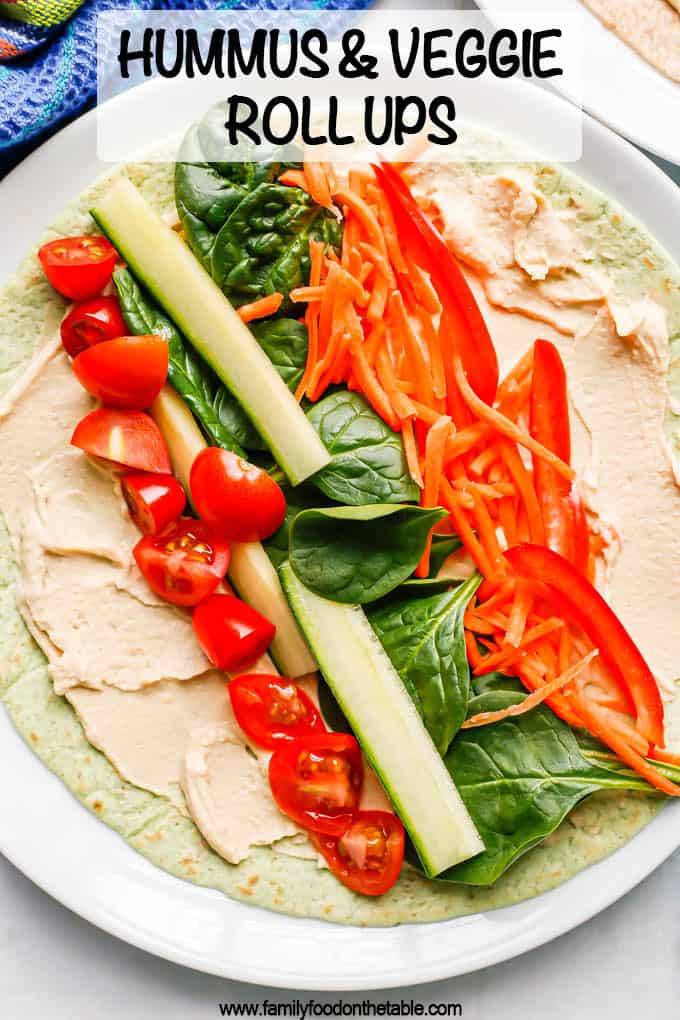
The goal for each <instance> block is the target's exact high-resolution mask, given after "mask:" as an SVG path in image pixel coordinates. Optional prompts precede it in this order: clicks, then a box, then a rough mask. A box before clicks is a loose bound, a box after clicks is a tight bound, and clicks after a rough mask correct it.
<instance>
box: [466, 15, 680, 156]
mask: <svg viewBox="0 0 680 1020" xmlns="http://www.w3.org/2000/svg"><path fill="white" fill-rule="evenodd" d="M475 2H476V3H477V5H478V6H479V7H481V8H482V10H484V11H486V13H487V14H488V16H489V18H490V19H491V21H493V22H495V23H498V24H503V25H506V26H507V27H508V28H512V27H513V20H514V21H515V23H516V24H515V25H514V27H515V28H518V29H520V28H523V27H526V25H528V24H531V17H530V15H531V13H532V12H536V13H537V14H541V15H542V16H543V18H545V14H546V9H547V8H550V10H551V12H553V13H554V22H555V25H556V26H559V23H560V14H559V12H560V10H564V11H565V12H566V13H568V14H570V15H573V14H578V15H582V17H583V30H584V37H583V45H584V59H583V104H584V107H585V109H586V110H588V111H589V112H590V113H592V114H593V115H594V116H595V117H597V118H598V119H599V120H601V121H603V122H604V123H605V124H608V125H609V126H610V127H612V128H614V130H615V131H619V132H620V133H621V134H622V135H625V136H626V138H630V139H631V141H633V142H636V143H637V145H641V146H642V147H643V148H645V149H648V150H649V151H650V152H654V153H655V154H656V155H657V156H662V157H663V158H664V159H668V160H670V161H671V163H678V164H680V129H679V125H680V84H678V83H677V82H673V81H671V80H670V78H667V77H666V76H665V75H663V74H661V72H660V71H657V70H656V68H654V67H652V66H651V64H648V63H647V61H646V60H643V58H642V57H641V56H639V55H638V54H637V53H636V52H635V50H634V49H633V48H632V47H631V46H629V45H628V44H627V43H625V42H624V41H623V40H622V39H620V38H619V37H618V36H617V35H615V34H614V32H612V31H611V30H610V29H608V28H606V27H605V26H604V25H603V24H602V22H601V21H600V20H599V19H598V18H596V17H595V15H594V14H593V13H592V12H591V11H589V10H588V8H587V7H586V6H585V4H584V3H582V2H581V0H559V3H557V4H555V5H554V8H553V3H552V0H551V2H549V3H546V0H521V2H520V0H517V2H515V3H510V2H509V0H475ZM629 2H630V0H629ZM633 2H635V0H633ZM508 8H510V10H509V9H508ZM515 12H516V13H515ZM513 15H514V17H513Z"/></svg>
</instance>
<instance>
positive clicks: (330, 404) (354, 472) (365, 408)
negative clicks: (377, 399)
mask: <svg viewBox="0 0 680 1020" xmlns="http://www.w3.org/2000/svg"><path fill="white" fill-rule="evenodd" d="M307 417H308V418H309V420H310V421H311V423H312V425H313V426H314V428H315V429H316V431H317V432H318V433H319V436H320V438H321V441H322V442H323V444H324V446H325V447H326V449H327V450H328V452H329V453H330V454H332V455H333V460H332V461H331V462H330V464H328V465H327V466H326V467H325V468H322V469H321V471H319V472H317V474H316V475H314V478H313V479H312V481H313V482H314V484H315V485H316V486H317V487H318V488H319V489H321V491H322V492H323V493H325V495H326V496H328V497H329V498H330V499H333V500H336V502H338V503H343V504H344V505H345V506H362V505H365V504H367V503H411V502H417V500H418V496H419V490H418V486H417V485H416V484H415V482H414V481H413V480H412V479H411V476H410V475H409V472H408V467H407V465H406V457H405V455H404V446H403V443H402V440H401V436H400V435H399V433H397V432H393V431H392V429H391V428H389V426H387V425H386V424H385V422H384V421H383V420H382V418H380V416H379V415H377V414H376V413H375V411H374V410H373V408H372V407H371V405H370V404H369V403H368V401H367V400H365V399H364V397H362V396H360V395H359V394H358V393H350V392H349V391H348V390H338V391H337V392H336V393H331V395H330V396H329V397H325V398H324V399H323V400H320V401H319V403H318V404H315V405H314V407H312V409H311V410H310V411H309V412H308V414H307Z"/></svg>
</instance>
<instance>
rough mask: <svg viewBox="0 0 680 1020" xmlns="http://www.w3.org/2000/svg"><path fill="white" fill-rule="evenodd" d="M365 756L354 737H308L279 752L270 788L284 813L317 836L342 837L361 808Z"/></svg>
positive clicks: (273, 762)
mask: <svg viewBox="0 0 680 1020" xmlns="http://www.w3.org/2000/svg"><path fill="white" fill-rule="evenodd" d="M363 779H364V767H363V761H362V758H361V751H360V749H359V745H358V743H357V741H356V738H355V737H353V736H351V734H349V733H325V734H320V735H318V736H311V737H302V738H301V739H300V740H294V741H291V742H290V743H288V744H284V745H282V746H281V747H278V748H277V749H276V750H275V751H274V754H273V755H272V757H271V760H270V762H269V785H270V786H271V789H272V794H273V796H274V800H275V801H276V803H277V804H278V806H279V808H280V809H281V811H283V813H284V814H286V815H288V817H289V818H292V819H293V821H294V822H297V823H298V825H302V826H304V828H305V829H309V830H310V831H311V832H320V833H324V834H325V835H328V836H341V835H342V834H343V832H345V830H346V829H347V827H348V826H349V825H350V823H351V821H352V817H353V815H354V813H355V811H356V809H357V806H358V804H359V795H360V793H361V786H362V783H363Z"/></svg>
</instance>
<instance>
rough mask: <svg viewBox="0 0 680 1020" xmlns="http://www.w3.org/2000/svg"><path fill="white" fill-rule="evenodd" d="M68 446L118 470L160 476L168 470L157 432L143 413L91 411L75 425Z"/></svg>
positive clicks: (161, 439) (169, 468) (168, 464)
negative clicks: (108, 462)
mask: <svg viewBox="0 0 680 1020" xmlns="http://www.w3.org/2000/svg"><path fill="white" fill-rule="evenodd" d="M71 445H72V446H77V447H78V448H79V449H80V450H84V451H85V453H89V454H90V455H91V456H92V457H100V458H101V459H102V460H107V461H110V462H111V463H112V464H117V465H118V466H120V467H128V468H137V470H138V471H152V472H154V473H155V474H156V473H158V474H164V475H169V474H170V472H171V470H172V469H171V467H170V457H169V456H168V449H167V447H166V445H165V440H164V439H163V436H162V435H161V433H160V429H159V428H158V425H156V422H155V421H154V420H153V418H150V417H149V415H148V414H144V412H143V411H112V410H110V409H109V408H107V407H100V408H99V409H98V410H97V411H91V412H90V414H86V415H85V417H84V418H83V419H82V421H80V422H78V424H77V425H76V427H75V431H74V433H73V435H72V436H71Z"/></svg>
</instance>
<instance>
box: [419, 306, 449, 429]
mask: <svg viewBox="0 0 680 1020" xmlns="http://www.w3.org/2000/svg"><path fill="white" fill-rule="evenodd" d="M416 316H417V318H418V322H419V323H420V330H421V333H422V335H423V339H424V340H425V343H426V344H427V349H428V351H429V355H430V370H431V372H432V392H433V393H434V396H435V398H436V400H437V403H438V406H439V408H440V409H441V411H442V413H443V412H444V410H445V407H446V404H445V398H446V373H445V370H444V356H443V354H442V348H441V344H440V343H439V335H438V333H437V330H436V329H435V327H434V322H433V321H432V315H431V313H430V312H428V311H427V309H426V308H425V307H424V305H417V306H416Z"/></svg>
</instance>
